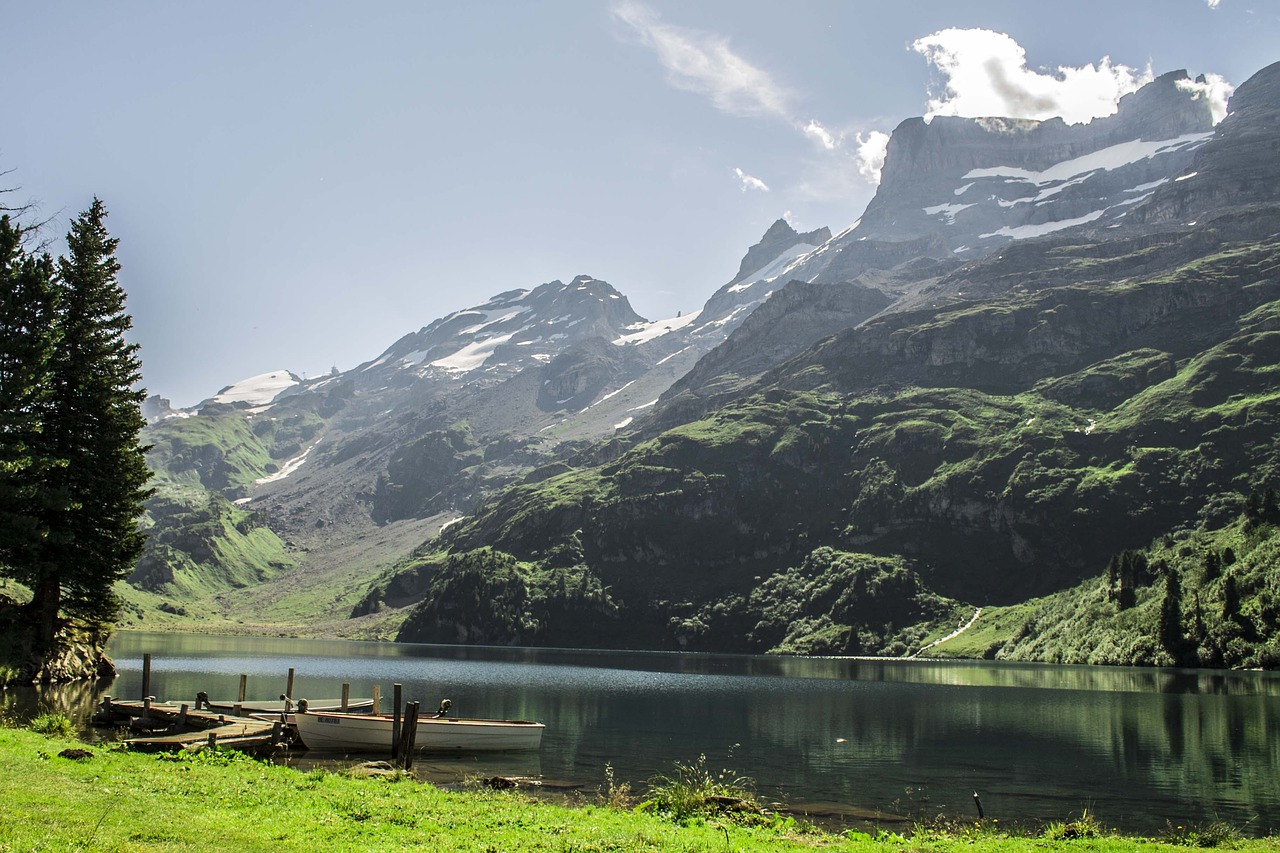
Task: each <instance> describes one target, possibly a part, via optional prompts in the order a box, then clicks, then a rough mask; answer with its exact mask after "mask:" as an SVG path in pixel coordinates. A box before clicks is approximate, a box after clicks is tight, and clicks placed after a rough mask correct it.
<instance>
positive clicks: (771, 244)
mask: <svg viewBox="0 0 1280 853" xmlns="http://www.w3.org/2000/svg"><path fill="white" fill-rule="evenodd" d="M830 239H831V229H829V228H827V227H826V226H825V225H824V226H823V227H821V228H818V229H816V230H814V231H810V232H808V233H807V234H800V233H798V232H797V231H796V230H795V229H794V228H792V227H791V223H790V222H788V221H787V220H785V219H779V220H777V221H776V222H774V223H773V224H772V225H770V226H769V230H768V231H766V232H764V236H763V237H761V238H760V242H759V243H756V244H755V245H754V246H752V247H751V248H750V249H748V250H747V253H746V255H744V256H743V258H742V263H741V264H739V265H738V274H737V275H735V276H734V277H733V280H732V281H731V282H729V284H731V285H732V284H737V283H739V282H741V281H743V280H744V279H746V278H747V277H748V276H750V275H751V274H752V273H755V272H758V271H759V270H760V269H762V268H763V267H765V266H766V265H767V264H769V263H771V262H772V261H773V260H774V259H776V258H777V257H778V256H779V255H780V254H782V253H783V252H785V251H786V250H787V249H790V248H791V247H792V246H795V245H796V244H798V243H805V244H807V245H809V246H821V245H822V244H823V243H825V242H827V241H828V240H830Z"/></svg>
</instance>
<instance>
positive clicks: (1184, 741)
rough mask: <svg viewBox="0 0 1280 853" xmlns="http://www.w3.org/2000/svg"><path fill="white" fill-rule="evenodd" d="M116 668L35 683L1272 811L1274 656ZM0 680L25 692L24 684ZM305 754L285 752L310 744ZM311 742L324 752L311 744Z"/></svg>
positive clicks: (212, 654) (1160, 823) (973, 786)
mask: <svg viewBox="0 0 1280 853" xmlns="http://www.w3.org/2000/svg"><path fill="white" fill-rule="evenodd" d="M109 651H110V653H111V655H112V656H113V657H114V659H115V661H116V665H117V667H118V668H119V671H120V674H119V676H118V677H117V678H116V679H115V681H114V682H113V683H111V684H110V685H107V686H105V687H102V688H99V689H97V690H96V691H95V690H90V689H86V688H85V687H83V686H81V687H73V688H69V689H65V688H64V689H61V690H55V691H52V692H50V693H48V694H47V695H45V696H44V697H43V698H44V701H47V702H62V703H67V704H69V705H70V706H72V707H71V708H70V710H72V712H73V713H76V714H80V715H81V716H82V717H83V716H85V715H87V713H88V709H89V707H90V705H91V704H92V703H93V702H96V701H97V699H98V697H99V696H100V695H101V694H104V693H105V694H110V695H112V696H116V697H119V698H138V696H139V695H140V692H141V687H142V655H143V653H144V652H149V653H151V654H152V656H153V662H152V676H151V692H152V694H153V695H155V696H157V697H158V698H160V699H176V700H187V701H192V702H194V698H195V695H196V693H197V692H198V691H200V690H204V691H207V692H208V693H209V694H210V696H211V697H213V698H215V699H217V698H228V697H229V698H234V697H235V694H236V692H237V690H238V688H239V676H240V674H241V673H244V674H247V675H248V692H249V698H251V699H253V698H275V697H277V696H278V695H279V694H280V693H281V692H283V691H284V687H285V679H286V674H287V671H288V669H289V668H290V667H294V668H295V669H296V680H295V686H294V691H293V695H294V697H295V698H302V697H308V698H312V699H328V698H336V697H337V696H338V695H339V694H340V692H341V685H342V684H343V683H344V682H346V683H349V684H350V685H351V693H352V696H363V697H367V696H370V695H372V689H373V685H374V684H378V685H380V686H381V691H382V695H383V696H384V697H385V699H384V709H386V710H389V709H390V697H391V692H392V684H393V683H396V682H398V683H400V684H402V685H403V689H404V697H405V699H406V700H419V701H421V702H422V704H423V707H424V708H429V709H434V708H435V707H436V705H437V704H438V703H439V701H440V700H441V699H443V698H449V699H451V700H452V702H453V713H454V715H456V716H470V717H500V718H515V719H530V720H538V721H540V722H544V723H546V724H547V730H546V734H545V736H544V739H543V744H542V749H541V751H540V752H539V753H537V754H535V755H527V756H507V757H498V758H492V759H476V758H472V759H424V760H423V761H422V762H421V766H420V767H419V768H418V769H419V771H420V773H421V774H422V775H423V776H424V778H430V779H432V780H433V781H449V780H451V779H452V780H456V779H461V778H463V777H468V776H469V777H475V776H478V775H494V774H504V775H527V776H539V777H541V778H543V779H544V780H546V781H547V782H548V787H557V788H571V787H573V786H577V789H578V790H581V791H582V792H583V793H584V794H585V795H587V796H591V795H593V794H594V792H595V791H596V789H597V788H598V787H600V786H601V785H602V784H603V783H604V780H605V768H606V765H610V766H612V768H613V771H614V774H615V776H616V778H617V779H619V780H621V781H630V782H632V783H633V785H634V786H635V787H642V786H643V783H644V782H645V781H646V780H648V779H650V778H652V777H653V776H655V775H658V774H668V775H669V774H671V773H673V771H674V762H677V761H679V762H683V763H690V762H693V761H696V760H697V759H698V756H699V755H702V754H705V755H706V758H707V765H708V766H709V767H710V768H711V769H712V770H721V769H725V770H729V771H732V772H733V773H734V774H735V775H736V774H740V775H744V776H748V777H751V778H752V779H754V780H755V781H756V785H757V790H758V791H759V793H760V794H761V795H762V797H764V798H765V799H767V800H776V801H780V802H785V803H788V804H790V805H791V806H793V807H794V806H804V807H807V808H809V809H810V810H812V811H813V812H815V813H819V814H827V815H848V816H853V815H858V814H864V813H867V812H872V811H875V812H880V813H882V814H885V815H892V816H900V817H913V818H914V817H921V816H928V817H932V816H934V815H937V814H946V815H948V816H951V817H976V810H975V805H974V802H973V795H974V793H975V792H977V793H978V794H979V795H980V796H981V801H982V806H983V808H984V810H985V812H986V815H987V817H989V818H992V817H994V818H999V819H1000V820H1001V821H1048V820H1063V819H1067V818H1069V817H1072V816H1079V814H1080V813H1081V812H1082V811H1083V810H1084V809H1085V808H1088V809H1089V811H1090V812H1091V813H1093V814H1095V815H1097V816H1098V817H1099V818H1100V819H1101V820H1102V821H1103V822H1104V823H1105V824H1107V825H1111V826H1117V827H1120V828H1122V829H1125V830H1126V831H1130V832H1155V831H1159V830H1160V829H1163V828H1164V827H1165V825H1166V821H1171V822H1172V823H1173V824H1174V825H1185V824H1186V823H1187V822H1188V821H1190V822H1208V821H1212V820H1218V819H1221V820H1227V821H1230V822H1231V823H1233V824H1234V825H1236V826H1237V827H1241V828H1243V830H1244V831H1245V832H1246V833H1248V834H1252V835H1257V834H1265V833H1268V832H1272V831H1276V830H1277V829H1280V675H1278V674H1272V673H1256V672H1250V673H1239V672H1218V671H1209V670H1160V669H1138V668H1103V667H1074V666H1067V667H1064V666H1050V665H1037V664H1007V663H993V662H968V661H964V662H956V661H945V662H943V661H924V660H865V659H853V660H851V659H830V658H820V659H809V658H783V657H762V656H748V655H709V654H688V653H656V652H597V651H584V650H567V649H509V648H487V647H486V648H481V647H457V646H430V645H411V644H398V643H365V642H347V641H323V640H291V639H275V638H249V637H217V636H195V635H175V634H146V633H137V632H121V633H119V634H117V635H116V636H115V637H114V638H113V639H112V642H111V646H110V648H109ZM3 701H4V702H6V703H7V704H8V705H9V706H10V710H11V711H13V712H15V713H19V714H21V713H23V710H24V708H25V710H26V712H28V713H29V712H30V711H31V709H32V705H33V703H35V702H36V701H37V693H36V691H34V690H33V689H29V688H28V689H25V690H16V691H15V690H10V691H9V692H8V693H6V694H4V699H3ZM314 759H315V754H314V753H313V754H311V755H310V756H307V755H303V756H301V757H296V756H295V757H291V758H290V759H288V760H289V761H290V762H291V763H295V764H299V765H300V766H310V765H309V762H311V761H313V760H314ZM321 760H332V759H331V758H324V759H321Z"/></svg>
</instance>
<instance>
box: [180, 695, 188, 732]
mask: <svg viewBox="0 0 1280 853" xmlns="http://www.w3.org/2000/svg"><path fill="white" fill-rule="evenodd" d="M186 727H187V703H186V702H183V703H182V707H180V708H179V709H178V731H183V730H184V729H186Z"/></svg>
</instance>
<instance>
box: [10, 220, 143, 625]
mask: <svg viewBox="0 0 1280 853" xmlns="http://www.w3.org/2000/svg"><path fill="white" fill-rule="evenodd" d="M106 215H107V212H106V208H105V207H104V206H103V204H102V202H101V201H99V200H98V199H96V198H95V199H94V201H93V205H92V206H91V207H90V208H89V210H88V211H86V212H85V213H83V214H81V215H80V216H79V217H78V218H77V219H76V220H75V221H74V222H73V223H72V225H71V231H70V233H69V234H68V235H67V247H68V255H67V256H66V257H63V258H60V259H59V261H58V269H57V276H56V278H55V290H56V306H57V310H56V315H55V321H56V325H57V329H58V332H59V335H60V340H59V342H58V346H57V348H56V349H55V351H54V354H53V357H52V359H51V370H50V374H51V382H50V400H49V410H48V415H47V417H46V419H45V423H44V431H43V444H44V446H45V447H46V448H47V449H48V452H49V454H50V455H51V456H52V457H54V458H56V459H58V460H60V461H61V462H62V463H63V464H62V466H61V467H58V468H55V469H54V470H53V471H52V472H51V476H50V485H51V488H52V491H53V493H54V494H56V495H63V496H65V498H66V500H65V502H59V505H57V506H55V507H54V508H53V511H52V512H51V513H50V514H49V515H48V517H47V528H48V531H49V532H48V535H47V536H46V537H45V538H44V540H43V549H42V550H43V554H44V556H45V559H44V560H42V561H41V564H40V566H39V569H40V574H39V577H38V578H36V579H35V581H36V582H35V583H34V584H33V593H34V596H35V597H34V599H33V601H32V602H31V608H32V609H33V611H34V612H35V614H36V621H37V623H38V626H39V630H38V637H37V644H38V648H40V649H43V650H48V649H50V648H52V645H53V642H54V638H55V636H56V632H57V630H58V628H59V626H60V624H61V621H62V620H63V619H64V618H70V619H74V620H76V621H78V622H79V623H81V624H84V625H86V626H89V627H101V626H103V625H106V624H108V623H110V622H111V621H112V620H113V619H114V618H115V616H116V614H117V611H118V606H119V605H118V601H117V600H116V597H115V595H114V593H113V592H112V585H113V584H114V583H115V582H116V581H117V580H120V579H122V578H123V577H125V576H126V575H127V574H128V572H129V571H130V570H131V569H132V568H133V566H134V564H135V563H136V562H137V559H138V557H139V556H140V555H141V553H142V547H143V543H144V541H145V536H144V534H143V533H142V531H141V530H140V529H139V527H138V520H139V518H140V516H141V515H142V502H143V501H144V500H145V499H146V498H147V497H149V496H150V494H151V491H150V490H149V489H148V488H147V481H148V480H149V479H150V476H151V475H150V472H149V471H148V470H147V467H146V461H145V458H144V457H145V453H146V448H145V447H142V446H140V445H139V443H138V435H139V432H140V431H141V429H142V427H143V425H144V422H143V419H142V413H141V409H140V405H141V403H142V400H143V399H144V397H145V396H146V392H145V391H143V390H141V389H138V390H135V389H134V386H135V385H136V384H137V382H138V380H139V379H140V374H139V367H140V362H139V359H138V346H137V345H136V344H129V343H126V342H125V340H124V334H125V332H127V331H128V330H129V329H130V328H131V326H132V319H131V318H130V317H129V315H128V314H127V313H126V312H125V294H124V290H123V289H122V288H121V287H120V285H119V283H118V282H117V280H116V273H117V272H118V271H119V269H120V264H119V262H118V261H117V260H116V257H115V251H116V246H117V245H118V243H119V241H118V240H116V239H114V238H112V237H111V236H110V235H109V234H108V233H107V230H106V226H105V225H104V223H103V220H104V219H105V218H106Z"/></svg>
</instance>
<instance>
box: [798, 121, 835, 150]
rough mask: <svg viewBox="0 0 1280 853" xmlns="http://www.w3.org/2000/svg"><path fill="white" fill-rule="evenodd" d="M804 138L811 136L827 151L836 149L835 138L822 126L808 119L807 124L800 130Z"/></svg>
mask: <svg viewBox="0 0 1280 853" xmlns="http://www.w3.org/2000/svg"><path fill="white" fill-rule="evenodd" d="M801 130H803V131H804V133H805V135H806V136H812V137H813V138H814V139H816V140H818V142H820V143H821V144H822V147H823V148H825V149H827V150H828V151H830V150H832V149H833V148H835V147H836V145H837V143H836V138H835V137H834V136H832V135H831V133H830V132H829V131H828V130H827V129H826V128H825V127H823V126H822V125H820V124H818V122H816V121H815V120H813V119H809V123H808V124H806V125H805V126H804V127H802V128H801Z"/></svg>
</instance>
